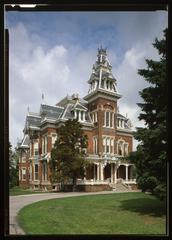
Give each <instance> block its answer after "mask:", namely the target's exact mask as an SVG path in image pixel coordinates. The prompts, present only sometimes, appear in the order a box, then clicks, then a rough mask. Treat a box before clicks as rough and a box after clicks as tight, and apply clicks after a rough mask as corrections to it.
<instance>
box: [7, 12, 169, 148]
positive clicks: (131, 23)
mask: <svg viewBox="0 0 172 240" xmlns="http://www.w3.org/2000/svg"><path fill="white" fill-rule="evenodd" d="M167 17H168V16H167V12H165V11H156V12H33V13H32V12H7V13H6V21H5V24H6V27H7V28H8V29H9V34H10V35H9V36H10V70H9V74H10V75H9V76H10V141H11V142H12V144H13V145H15V144H16V141H17V137H18V138H20V139H21V138H22V130H23V127H24V123H25V117H26V113H27V107H28V106H29V108H30V111H39V107H40V104H41V95H42V93H44V95H45V101H46V103H47V104H52V105H54V104H55V103H57V102H58V101H60V99H61V98H63V97H64V96H66V95H67V94H73V93H74V92H78V93H79V94H80V96H82V97H83V96H84V95H86V94H87V92H88V88H89V86H88V83H87V81H88V79H89V76H90V74H91V69H92V65H93V63H94V62H95V60H96V55H97V48H98V47H100V45H102V46H103V47H107V52H108V56H109V57H108V58H109V60H110V62H111V65H112V71H113V74H114V76H115V77H116V78H117V84H118V85H117V86H118V91H119V92H120V93H121V94H122V95H123V98H122V99H121V100H120V102H119V107H120V111H121V113H122V114H126V113H128V116H129V117H130V119H131V120H132V122H133V125H134V126H142V125H143V123H142V122H139V121H138V118H137V117H138V114H139V108H138V107H137V105H136V103H137V102H139V101H141V99H140V97H139V94H138V91H139V90H141V89H143V88H144V87H145V86H146V85H147V83H146V82H145V81H144V79H143V78H141V77H140V76H139V75H138V74H137V70H138V69H139V68H144V67H146V65H145V59H146V58H153V59H158V55H157V52H156V50H155V49H154V48H153V46H152V43H153V42H154V40H155V37H158V38H161V37H162V31H163V29H164V28H165V27H167ZM16 106H17V107H16Z"/></svg>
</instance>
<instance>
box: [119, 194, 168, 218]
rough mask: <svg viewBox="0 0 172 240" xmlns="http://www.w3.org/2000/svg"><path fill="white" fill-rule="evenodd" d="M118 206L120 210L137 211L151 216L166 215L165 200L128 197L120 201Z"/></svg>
mask: <svg viewBox="0 0 172 240" xmlns="http://www.w3.org/2000/svg"><path fill="white" fill-rule="evenodd" d="M120 208H121V209H122V210H127V211H132V212H138V213H140V214H142V215H144V214H148V215H150V216H153V217H162V216H165V215H166V204H165V201H163V202H161V201H159V200H158V199H145V198H139V199H128V200H123V201H121V205H120Z"/></svg>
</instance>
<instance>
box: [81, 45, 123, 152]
mask: <svg viewBox="0 0 172 240" xmlns="http://www.w3.org/2000/svg"><path fill="white" fill-rule="evenodd" d="M88 83H89V91H88V94H87V95H86V96H85V97H84V99H85V100H86V101H88V109H89V111H90V115H91V118H92V120H93V122H94V129H93V149H94V153H95V154H99V155H100V156H101V155H103V154H104V153H106V154H108V153H112V152H114V153H115V152H116V150H114V148H115V144H114V142H115V138H116V122H117V121H116V120H117V100H118V99H119V98H120V97H121V96H122V95H121V94H119V93H118V91H117V83H116V79H115V77H114V76H113V74H112V66H111V65H110V63H109V60H108V58H107V52H106V49H104V48H102V47H101V48H99V49H98V54H97V60H96V62H95V64H93V68H92V73H91V76H90V79H89V80H88Z"/></svg>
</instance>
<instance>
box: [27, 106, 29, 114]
mask: <svg viewBox="0 0 172 240" xmlns="http://www.w3.org/2000/svg"><path fill="white" fill-rule="evenodd" d="M27 115H29V105H28V106H27Z"/></svg>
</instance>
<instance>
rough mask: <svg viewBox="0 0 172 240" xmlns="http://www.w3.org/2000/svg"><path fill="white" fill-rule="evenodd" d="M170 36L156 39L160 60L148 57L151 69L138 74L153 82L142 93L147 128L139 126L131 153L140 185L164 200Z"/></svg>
mask: <svg viewBox="0 0 172 240" xmlns="http://www.w3.org/2000/svg"><path fill="white" fill-rule="evenodd" d="M166 36H167V30H164V37H163V39H162V40H158V39H157V38H156V39H155V43H154V44H153V46H154V47H155V48H156V49H157V50H158V52H159V55H160V60H159V61H154V60H150V59H149V60H148V59H146V63H147V69H140V70H138V73H139V74H140V75H141V76H143V77H144V79H145V80H146V81H147V82H149V83H150V86H149V87H147V88H145V89H143V90H142V91H141V92H139V94H140V96H141V97H142V99H143V103H139V104H138V106H139V107H140V108H141V113H140V115H139V119H140V120H144V121H145V128H137V132H136V133H135V138H136V139H137V140H138V141H139V142H140V144H139V145H138V147H137V151H136V152H133V153H132V154H131V155H130V159H131V160H132V162H134V163H135V165H136V170H137V182H138V186H139V187H140V188H141V189H142V190H143V191H146V190H149V191H151V192H152V193H153V194H155V195H156V196H158V197H159V198H160V199H164V198H165V196H166V179H167V169H166V166H167V164H166V163H167V128H166V124H167V121H166V120H167V76H166Z"/></svg>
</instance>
